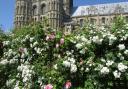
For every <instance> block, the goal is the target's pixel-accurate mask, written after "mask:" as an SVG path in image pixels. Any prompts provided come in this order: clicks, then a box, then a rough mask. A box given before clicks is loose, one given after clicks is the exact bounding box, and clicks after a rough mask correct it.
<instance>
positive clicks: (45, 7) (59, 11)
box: [14, 0, 73, 29]
mask: <svg viewBox="0 0 128 89" xmlns="http://www.w3.org/2000/svg"><path fill="white" fill-rule="evenodd" d="M72 9H73V0H16V5H15V21H14V25H15V27H16V28H17V27H22V26H23V25H26V24H29V23H30V22H31V21H34V22H38V21H43V18H44V17H47V18H48V23H49V25H50V26H51V27H53V28H55V29H57V28H59V27H61V26H62V25H63V23H64V22H68V21H70V18H71V12H72Z"/></svg>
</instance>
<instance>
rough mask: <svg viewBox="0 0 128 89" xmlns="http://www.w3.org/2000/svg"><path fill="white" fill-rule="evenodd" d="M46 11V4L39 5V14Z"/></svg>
mask: <svg viewBox="0 0 128 89" xmlns="http://www.w3.org/2000/svg"><path fill="white" fill-rule="evenodd" d="M45 12H46V5H45V4H42V5H41V14H42V15H44V14H45Z"/></svg>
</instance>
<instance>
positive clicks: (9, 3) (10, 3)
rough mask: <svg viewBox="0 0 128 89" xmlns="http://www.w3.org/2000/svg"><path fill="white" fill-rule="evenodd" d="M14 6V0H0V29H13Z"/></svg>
mask: <svg viewBox="0 0 128 89" xmlns="http://www.w3.org/2000/svg"><path fill="white" fill-rule="evenodd" d="M124 1H128V0H74V6H80V5H93V4H100V3H111V2H124ZM14 4H15V0H0V27H2V29H3V30H4V31H8V30H10V29H11V28H13V19H14Z"/></svg>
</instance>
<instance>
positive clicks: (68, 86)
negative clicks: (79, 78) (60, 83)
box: [65, 80, 72, 89]
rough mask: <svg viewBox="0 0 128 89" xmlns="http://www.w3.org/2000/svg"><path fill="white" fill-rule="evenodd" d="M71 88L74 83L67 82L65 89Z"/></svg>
mask: <svg viewBox="0 0 128 89" xmlns="http://www.w3.org/2000/svg"><path fill="white" fill-rule="evenodd" d="M71 86H72V83H71V82H70V81H69V80H68V81H67V82H66V84H65V88H66V89H70V88H71Z"/></svg>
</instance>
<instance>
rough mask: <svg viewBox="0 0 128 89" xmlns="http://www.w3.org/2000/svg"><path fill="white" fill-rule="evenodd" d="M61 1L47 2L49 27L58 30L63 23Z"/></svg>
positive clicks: (48, 0)
mask: <svg viewBox="0 0 128 89" xmlns="http://www.w3.org/2000/svg"><path fill="white" fill-rule="evenodd" d="M62 5H63V0H47V6H48V7H47V16H48V19H49V25H50V26H51V27H53V28H54V29H58V28H59V27H61V25H62V21H63V7H62Z"/></svg>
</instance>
